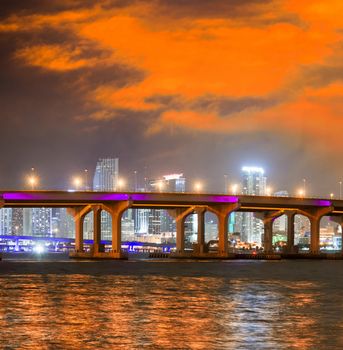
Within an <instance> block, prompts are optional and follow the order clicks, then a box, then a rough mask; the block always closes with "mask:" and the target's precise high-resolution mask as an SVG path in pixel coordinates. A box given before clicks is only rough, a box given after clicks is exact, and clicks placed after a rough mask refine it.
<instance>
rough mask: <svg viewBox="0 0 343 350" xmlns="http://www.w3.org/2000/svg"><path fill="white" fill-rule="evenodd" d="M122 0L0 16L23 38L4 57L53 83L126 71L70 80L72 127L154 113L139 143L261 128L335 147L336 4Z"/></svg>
mask: <svg viewBox="0 0 343 350" xmlns="http://www.w3.org/2000/svg"><path fill="white" fill-rule="evenodd" d="M52 3H54V2H52ZM65 3H66V4H69V3H70V4H72V3H73V2H70V1H65ZM123 4H124V5H121V6H119V5H118V4H117V2H115V1H113V0H103V1H100V2H94V4H93V5H91V6H84V7H82V6H66V7H64V8H63V7H62V8H61V9H58V7H57V9H55V10H54V11H47V12H46V13H44V12H39V11H36V12H30V11H17V12H15V13H11V14H10V15H8V16H7V17H5V18H4V19H3V20H2V22H1V24H0V33H2V34H9V33H12V34H13V33H18V34H23V33H24V34H25V33H26V34H27V38H29V39H28V40H24V41H23V40H22V41H20V42H19V43H18V45H17V46H16V49H15V51H14V52H13V55H12V58H13V60H14V61H15V62H16V63H17V64H18V65H20V66H25V67H33V68H38V69H40V70H41V71H42V72H47V73H54V74H57V75H61V76H62V75H63V76H65V75H71V74H73V72H76V71H81V70H87V69H88V70H95V69H97V68H104V67H107V68H108V71H109V72H110V74H111V69H112V67H113V70H112V73H113V74H114V75H116V74H117V72H119V71H121V70H122V69H125V70H126V71H127V72H129V73H130V72H132V75H133V76H130V77H129V76H128V77H127V79H126V78H125V76H123V77H121V79H120V82H118V81H117V80H116V79H113V80H111V79H102V78H101V79H100V78H99V79H93V78H92V79H88V78H87V77H84V78H83V77H80V78H78V79H77V80H76V81H72V82H70V81H69V82H68V84H69V85H71V86H72V88H73V89H77V90H78V91H79V92H80V94H81V95H82V104H83V109H82V113H81V112H80V113H75V116H74V119H75V120H76V121H78V122H79V123H81V124H82V123H84V122H85V121H87V120H94V121H97V122H99V123H101V122H103V121H106V122H108V121H109V120H111V119H114V120H115V119H116V118H118V116H120V115H122V114H123V113H124V112H125V113H126V112H130V113H131V115H135V117H138V118H143V119H144V118H146V116H147V115H151V116H153V118H149V121H147V122H146V124H145V128H144V130H143V133H144V134H145V135H146V137H150V136H152V135H155V134H158V133H169V132H170V131H173V132H175V130H182V131H183V132H194V131H196V132H198V133H209V134H224V135H237V134H253V133H255V132H261V131H265V132H270V133H275V132H278V133H282V134H283V135H285V136H286V137H293V136H294V135H298V136H299V135H303V137H304V138H305V140H306V142H307V140H308V142H311V140H314V139H316V140H317V139H318V138H321V139H324V140H327V139H330V142H326V144H325V145H323V144H320V145H319V144H318V142H313V145H314V147H317V149H318V150H322V151H323V150H326V149H329V148H330V147H331V148H333V149H335V150H336V151H337V150H338V151H342V146H341V143H340V141H339V140H340V135H341V134H342V132H343V122H342V117H341V114H342V112H343V103H342V102H341V101H342V94H343V89H342V88H343V85H342V84H343V83H342V80H343V65H342V58H343V45H342V36H343V16H342V13H343V2H342V1H341V0H329V1H327V0H302V1H297V0H275V1H273V0H271V1H259V0H243V1H238V0H232V1H229V2H228V1H224V0H223V1H220V0H215V1H214V2H206V1H202V0H201V1H195V0H194V1H183V2H182V1H169V0H155V1H143V0H141V1H125V2H123ZM44 32H49V33H50V32H51V33H52V35H51V38H54V33H60V34H58V35H61V38H62V39H60V40H55V39H56V38H54V39H51V40H50V38H49V36H48V35H46V36H44V35H43V33H44ZM61 33H62V34H61ZM42 35H43V36H42ZM58 35H57V34H56V36H58ZM42 37H43V39H42ZM116 67H117V68H116ZM117 70H118V71H117ZM124 75H125V74H124ZM287 135H288V136H287ZM324 143H325V142H324Z"/></svg>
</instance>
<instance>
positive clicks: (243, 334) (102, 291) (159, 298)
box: [0, 256, 343, 350]
mask: <svg viewBox="0 0 343 350" xmlns="http://www.w3.org/2000/svg"><path fill="white" fill-rule="evenodd" d="M16 259H17V258H15V260H3V261H2V262H1V263H0V286H1V289H0V348H1V349H216V350H217V349H273V350H274V349H301V350H303V349H342V348H343V323H342V318H343V316H342V315H343V301H342V297H341V292H342V287H343V276H342V273H341V271H342V268H343V261H226V262H224V261H223V262H219V261H216V262H211V261H205V262H180V261H172V260H165V261H100V262H99V261H97V262H90V261H84V262H75V261H69V260H68V259H67V258H65V257H61V256H53V257H48V258H47V257H43V258H41V260H40V261H39V260H33V259H32V258H30V257H26V258H25V259H23V258H21V259H19V260H16Z"/></svg>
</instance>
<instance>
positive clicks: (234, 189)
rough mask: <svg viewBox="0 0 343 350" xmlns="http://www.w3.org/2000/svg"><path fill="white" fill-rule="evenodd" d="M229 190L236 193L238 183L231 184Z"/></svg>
mask: <svg viewBox="0 0 343 350" xmlns="http://www.w3.org/2000/svg"><path fill="white" fill-rule="evenodd" d="M231 191H232V194H237V191H238V185H237V184H233V185H232V187H231Z"/></svg>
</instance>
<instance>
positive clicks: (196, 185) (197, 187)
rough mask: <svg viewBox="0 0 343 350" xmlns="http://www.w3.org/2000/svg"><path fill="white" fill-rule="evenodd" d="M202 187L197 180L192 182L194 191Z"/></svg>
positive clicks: (198, 190)
mask: <svg viewBox="0 0 343 350" xmlns="http://www.w3.org/2000/svg"><path fill="white" fill-rule="evenodd" d="M202 188H203V185H202V183H201V182H198V181H197V182H195V183H194V191H195V192H200V191H201V190H202Z"/></svg>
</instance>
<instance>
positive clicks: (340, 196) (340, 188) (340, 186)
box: [339, 181, 342, 199]
mask: <svg viewBox="0 0 343 350" xmlns="http://www.w3.org/2000/svg"><path fill="white" fill-rule="evenodd" d="M339 199H342V181H340V182H339Z"/></svg>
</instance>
